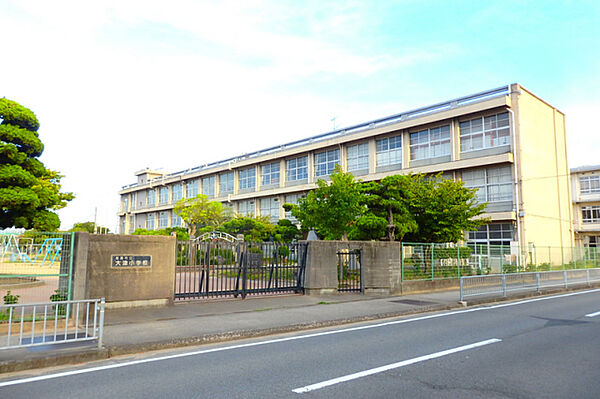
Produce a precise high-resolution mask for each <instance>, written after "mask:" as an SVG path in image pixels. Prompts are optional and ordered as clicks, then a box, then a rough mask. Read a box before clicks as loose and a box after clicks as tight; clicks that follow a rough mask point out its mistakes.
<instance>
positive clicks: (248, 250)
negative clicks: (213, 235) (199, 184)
mask: <svg viewBox="0 0 600 399" xmlns="http://www.w3.org/2000/svg"><path fill="white" fill-rule="evenodd" d="M306 248H307V246H306V244H281V243H273V242H263V243H249V242H227V241H222V240H213V241H196V240H191V241H179V242H178V243H177V263H176V267H175V299H176V300H184V299H198V298H208V297H219V296H233V297H238V296H241V297H242V298H245V297H246V295H256V294H270V293H271V294H272V293H290V292H294V293H300V292H303V290H304V269H305V265H306Z"/></svg>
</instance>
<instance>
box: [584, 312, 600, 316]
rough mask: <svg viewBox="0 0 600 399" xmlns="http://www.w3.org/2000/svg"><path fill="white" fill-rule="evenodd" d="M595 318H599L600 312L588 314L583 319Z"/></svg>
mask: <svg viewBox="0 0 600 399" xmlns="http://www.w3.org/2000/svg"><path fill="white" fill-rule="evenodd" d="M596 316H600V312H595V313H589V314H586V315H585V317H596Z"/></svg>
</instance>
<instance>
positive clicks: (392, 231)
mask: <svg viewBox="0 0 600 399" xmlns="http://www.w3.org/2000/svg"><path fill="white" fill-rule="evenodd" d="M387 211H388V214H387V221H388V225H387V240H388V241H395V240H396V225H395V224H394V214H393V213H392V208H388V210H387Z"/></svg>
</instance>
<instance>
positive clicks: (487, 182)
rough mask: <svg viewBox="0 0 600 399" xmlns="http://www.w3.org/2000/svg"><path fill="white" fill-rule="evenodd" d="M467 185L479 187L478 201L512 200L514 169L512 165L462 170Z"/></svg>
mask: <svg viewBox="0 0 600 399" xmlns="http://www.w3.org/2000/svg"><path fill="white" fill-rule="evenodd" d="M462 180H463V182H464V183H465V187H468V188H475V189H477V201H478V202H479V203H483V202H501V201H512V197H513V189H512V169H511V167H510V166H502V167H499V168H487V169H476V170H467V171H463V172H462Z"/></svg>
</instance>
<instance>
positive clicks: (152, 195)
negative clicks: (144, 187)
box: [147, 190, 156, 206]
mask: <svg viewBox="0 0 600 399" xmlns="http://www.w3.org/2000/svg"><path fill="white" fill-rule="evenodd" d="M147 204H148V206H154V205H156V191H155V190H148V199H147Z"/></svg>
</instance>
